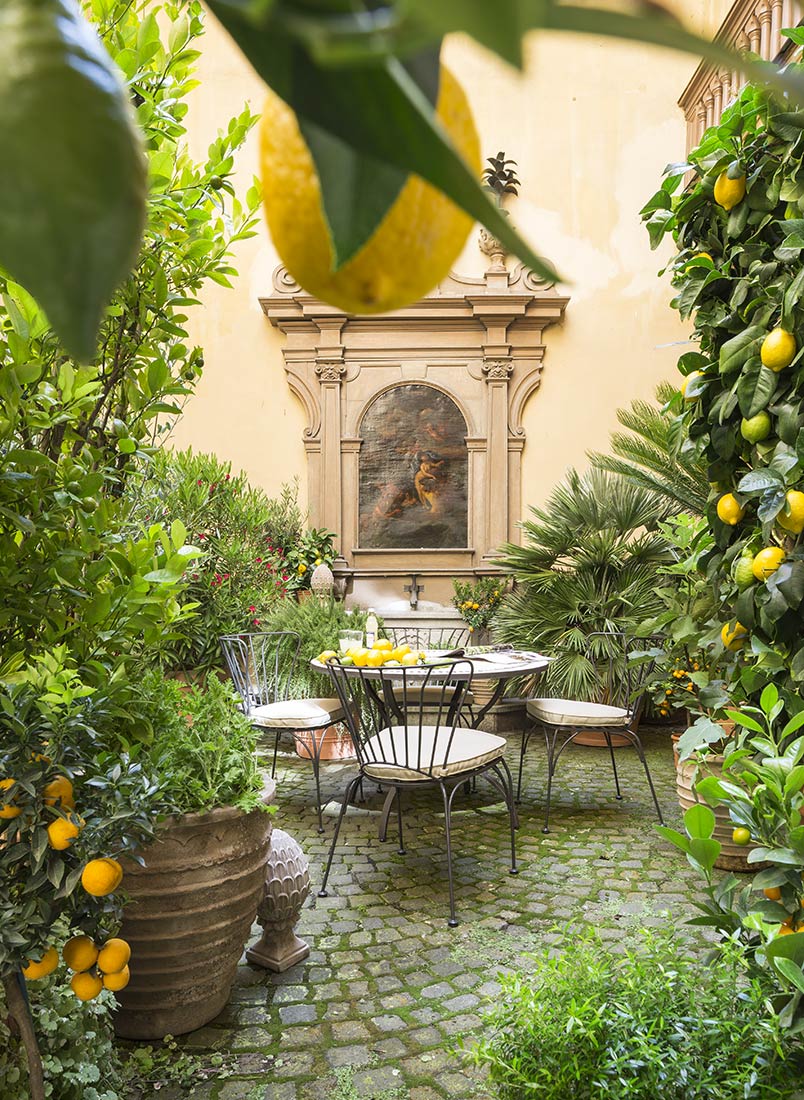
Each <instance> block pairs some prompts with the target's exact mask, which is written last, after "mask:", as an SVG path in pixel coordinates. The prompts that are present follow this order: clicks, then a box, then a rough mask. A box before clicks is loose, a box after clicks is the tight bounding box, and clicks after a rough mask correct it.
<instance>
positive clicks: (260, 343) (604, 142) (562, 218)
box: [173, 0, 728, 504]
mask: <svg viewBox="0 0 804 1100" xmlns="http://www.w3.org/2000/svg"><path fill="white" fill-rule="evenodd" d="M676 6H677V8H678V9H679V10H680V11H681V12H682V13H683V14H684V15H685V17H686V18H687V19H688V21H690V22H691V23H692V24H694V25H696V26H697V27H700V28H701V29H706V30H708V31H709V32H710V33H711V32H712V31H713V30H714V29H716V27H717V26H718V25H719V23H720V21H721V19H722V17H723V15H724V14H725V11H726V10H727V8H728V4H727V3H725V2H724V0H678V3H677V5H676ZM527 56H528V66H527V71H526V73H525V74H524V75H518V74H516V73H514V72H513V71H511V70H509V69H507V68H506V67H505V66H504V65H503V64H502V63H501V62H499V61H498V60H497V59H496V58H494V57H492V56H491V55H490V54H488V53H486V52H485V51H483V50H481V49H479V48H478V47H476V46H475V45H474V44H473V43H471V42H470V41H468V40H465V39H463V38H461V37H456V38H454V39H452V40H450V41H449V42H448V43H447V44H446V46H445V59H446V60H447V62H448V64H449V65H450V67H451V68H452V70H453V72H454V73H455V74H456V75H457V76H458V77H459V78H460V79H461V81H462V82H463V84H464V86H465V88H466V91H467V94H468V96H469V99H470V101H471V104H472V107H473V109H474V112H475V115H476V119H477V123H478V128H479V131H480V134H481V138H482V144H483V150H484V155H489V154H492V153H494V152H496V151H497V150H498V149H504V150H505V151H506V153H507V155H509V156H512V157H514V158H515V159H516V160H517V162H518V164H519V174H520V178H521V179H522V183H523V187H522V193H521V195H520V197H519V199H518V200H516V202H515V203H514V204H513V205H512V206H511V213H512V217H513V219H514V221H515V222H516V224H517V225H518V227H519V228H520V229H521V230H522V231H523V232H524V233H525V235H526V236H527V237H528V238H529V239H530V240H532V241H533V242H534V244H535V245H536V247H537V248H538V249H540V250H541V251H543V252H544V253H545V254H546V255H548V256H549V257H550V258H551V259H552V260H553V262H554V263H555V264H556V265H557V267H558V268H559V269H560V270H561V271H562V273H564V274H565V275H566V277H567V278H568V280H569V281H570V285H569V287H568V293H569V294H570V295H571V299H572V300H571V303H570V306H569V308H568V311H567V319H566V323H565V325H564V327H563V328H561V329H559V328H554V329H551V330H549V331H548V350H547V355H546V359H545V367H544V372H543V376H542V378H543V380H542V385H541V388H540V389H539V390H538V391H537V392H536V394H535V395H534V396H533V397H532V398H531V400H530V402H529V405H528V407H527V409H526V414H525V427H526V430H527V444H526V448H525V452H524V456H523V458H524V467H523V473H524V481H523V484H524V498H525V501H524V503H525V504H528V503H531V504H538V503H540V502H542V501H543V500H544V498H545V497H546V495H547V494H548V492H549V491H550V488H551V486H552V485H553V484H554V483H555V482H556V481H557V480H558V479H559V478H560V477H561V476H562V474H563V473H564V471H565V470H566V468H567V467H568V466H570V465H579V466H584V465H585V453H586V451H587V450H588V449H602V448H605V447H606V443H607V439H608V435H609V432H610V430H611V429H612V427H614V426H615V423H616V421H615V411H616V409H617V408H618V406H622V405H624V404H627V403H628V402H629V401H630V400H631V399H633V398H634V397H637V396H640V397H650V395H651V394H652V392H653V390H654V387H655V385H656V383H657V382H658V381H659V380H660V379H662V378H668V377H672V376H673V371H674V363H675V360H676V358H677V357H678V355H679V354H680V351H681V350H683V348H681V347H680V346H679V344H680V342H683V341H684V340H685V339H686V335H687V333H686V328H685V326H683V325H681V324H680V323H679V322H678V320H677V319H676V317H675V315H674V314H673V313H672V312H671V310H670V309H669V308H668V305H667V302H668V300H669V297H670V294H669V288H668V285H667V283H666V281H660V280H658V279H657V278H656V273H657V271H658V269H659V268H660V267H661V266H662V262H661V256H659V255H657V254H655V253H651V251H650V249H649V246H648V240H647V234H646V233H645V231H644V230H643V228H642V226H641V224H640V222H639V217H638V212H639V209H640V207H641V205H642V204H643V203H644V201H645V200H646V199H647V198H648V197H649V195H650V194H651V193H652V192H653V190H655V189H656V187H657V186H658V182H659V179H660V174H661V171H662V168H663V167H664V165H665V164H666V163H667V162H668V161H671V160H676V159H680V158H681V157H682V156H683V154H684V152H685V149H684V141H685V126H684V121H683V118H682V116H681V112H680V110H679V109H678V107H677V106H676V101H677V99H678V96H679V95H680V93H681V91H682V90H683V88H684V85H685V84H686V82H687V80H688V79H689V77H690V76H691V75H692V72H693V71H694V69H695V67H696V62H695V60H694V59H692V58H690V57H686V56H684V55H680V54H672V53H669V52H666V51H661V50H657V49H652V48H649V47H639V46H633V45H626V44H621V43H615V42H612V41H608V40H597V39H581V38H577V37H570V36H566V35H554V34H550V35H534V36H531V38H530V40H529V42H528V49H527ZM199 68H200V73H199V75H200V78H201V86H200V88H199V90H198V91H197V92H196V93H194V101H193V105H192V113H191V116H190V117H191V147H192V151H193V152H194V154H195V155H197V156H201V155H203V153H204V150H205V149H206V146H207V144H208V143H209V140H210V138H211V137H212V136H213V135H214V133H215V132H216V131H217V129H218V128H219V127H220V126H222V125H224V124H225V122H226V121H227V119H228V117H229V116H230V115H231V114H234V113H235V112H236V111H237V110H239V108H240V106H241V105H242V103H243V102H244V101H246V100H247V101H249V102H250V104H251V106H252V109H253V110H259V108H260V104H261V101H262V88H261V83H260V81H259V80H258V79H257V78H256V77H255V76H254V74H253V73H252V72H251V71H250V70H249V68H248V67H247V65H246V64H245V62H244V61H243V60H242V58H241V56H240V55H239V53H238V52H237V51H236V49H235V48H234V47H233V46H232V45H231V44H230V42H229V40H228V39H227V38H226V37H225V36H224V35H223V34H222V32H221V31H220V30H219V29H218V28H217V26H216V25H215V24H214V23H213V21H212V20H211V19H210V21H209V30H208V33H207V35H206V36H205V38H204V40H203V56H202V59H201V63H200V66H199ZM256 170H257V156H256V135H255V134H253V135H252V137H251V139H250V140H249V143H248V145H247V147H246V148H245V150H244V151H243V154H242V156H241V159H240V164H239V165H238V175H239V179H240V181H241V182H242V184H243V185H244V186H245V185H246V184H247V183H248V182H249V180H250V177H251V175H252V174H253V173H255V172H256ZM476 239H477V234H476V232H473V234H472V237H471V239H470V242H469V244H468V245H467V248H466V250H465V252H464V255H463V256H462V257H461V260H460V262H459V264H458V265H457V268H458V270H459V271H462V272H472V273H479V272H480V271H482V267H483V261H484V259H485V257H483V256H482V255H481V253H480V252H479V251H478V249H477V245H476ZM234 262H235V266H236V267H237V268H238V269H239V271H240V278H239V280H238V281H237V283H236V286H235V288H234V290H231V291H227V290H225V289H223V288H220V287H217V286H212V287H211V288H210V289H208V290H207V291H205V293H204V308H203V309H200V310H198V311H197V312H196V314H195V316H194V317H193V335H194V338H195V339H196V341H197V342H198V343H200V344H202V345H203V346H204V348H205V358H206V370H205V373H204V377H203V379H202V381H201V384H200V386H199V389H198V392H197V394H196V396H195V397H194V398H193V399H192V400H191V401H190V402H189V403H188V405H187V408H186V411H185V413H184V416H183V417H182V419H181V421H180V423H179V424H178V426H177V428H176V430H175V432H174V436H173V439H174V442H175V443H176V444H177V445H179V446H187V445H193V446H194V447H195V448H196V449H203V450H212V451H215V452H217V453H218V454H219V455H220V456H222V457H226V458H229V459H231V460H232V462H233V464H234V466H235V467H236V468H242V469H244V470H245V471H246V472H247V473H248V475H249V476H250V477H251V479H252V480H253V481H254V482H255V483H256V484H259V485H262V486H263V487H264V488H265V489H266V490H268V491H269V492H271V493H273V492H275V491H276V490H278V489H279V487H280V485H281V484H282V482H284V481H287V480H289V479H291V478H293V477H294V476H298V477H299V479H300V484H301V490H302V498H304V495H305V490H306V468H305V456H304V449H303V446H302V431H303V429H304V426H305V421H304V415H303V412H302V409H301V406H300V404H299V402H298V401H297V400H296V398H295V397H293V395H292V394H291V393H290V391H289V389H288V387H287V384H286V381H285V376H284V370H283V366H282V357H281V350H280V349H281V340H282V338H281V337H280V336H278V335H277V333H276V332H275V330H274V329H272V327H271V325H270V324H269V323H268V321H267V320H266V319H265V318H264V316H263V315H262V313H261V311H260V307H259V304H258V302H257V298H258V296H259V295H261V294H265V293H268V292H269V291H270V287H271V274H272V271H273V269H274V267H275V266H276V263H277V258H276V254H275V253H274V250H273V248H272V246H271V243H270V241H269V239H268V237H267V234H266V232H265V230H264V227H263V226H262V225H261V226H260V232H259V235H258V236H257V238H255V239H254V240H252V241H248V242H244V243H243V244H242V245H241V246H240V247H239V248H238V250H237V254H236V259H235V261H234Z"/></svg>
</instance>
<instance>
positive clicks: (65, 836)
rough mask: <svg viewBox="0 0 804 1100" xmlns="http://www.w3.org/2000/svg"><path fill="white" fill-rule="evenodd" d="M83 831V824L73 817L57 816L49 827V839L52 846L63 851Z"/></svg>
mask: <svg viewBox="0 0 804 1100" xmlns="http://www.w3.org/2000/svg"><path fill="white" fill-rule="evenodd" d="M80 832H81V824H80V823H79V822H78V821H77V820H76V819H75V815H73V816H72V817H57V818H56V820H55V821H51V823H50V824H49V825H48V827H47V839H48V842H49V843H50V847H51V848H55V849H56V851H58V852H63V851H64V849H65V848H69V847H70V845H71V844H72V842H73V841H74V840H75V838H76V837H77V836H78V834H79V833H80Z"/></svg>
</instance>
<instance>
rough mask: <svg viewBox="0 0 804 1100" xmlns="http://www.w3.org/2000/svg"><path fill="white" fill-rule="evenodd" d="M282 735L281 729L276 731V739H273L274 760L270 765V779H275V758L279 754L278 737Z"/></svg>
mask: <svg viewBox="0 0 804 1100" xmlns="http://www.w3.org/2000/svg"><path fill="white" fill-rule="evenodd" d="M281 736H282V731H281V730H277V731H276V740H275V741H274V762H273V764H272V765H271V779H276V758H277V755H278V754H279V738H280V737H281Z"/></svg>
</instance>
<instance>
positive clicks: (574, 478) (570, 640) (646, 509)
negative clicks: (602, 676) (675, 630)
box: [495, 469, 669, 698]
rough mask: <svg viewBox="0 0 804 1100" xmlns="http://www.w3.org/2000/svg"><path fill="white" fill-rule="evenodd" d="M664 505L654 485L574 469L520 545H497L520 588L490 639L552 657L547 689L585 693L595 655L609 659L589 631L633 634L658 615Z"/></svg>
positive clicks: (593, 676) (593, 680)
mask: <svg viewBox="0 0 804 1100" xmlns="http://www.w3.org/2000/svg"><path fill="white" fill-rule="evenodd" d="M667 509H668V505H667V503H666V501H665V500H663V499H662V498H660V497H658V496H657V494H656V492H655V491H654V490H653V489H650V488H648V487H645V486H641V485H637V484H635V483H634V482H633V481H629V480H626V479H625V478H623V477H620V476H618V475H617V474H613V473H608V472H606V471H604V470H599V469H592V470H589V471H588V472H587V473H585V474H583V475H581V474H579V473H578V472H577V471H575V470H570V471H569V473H568V474H567V477H566V479H565V480H564V481H563V482H562V483H560V484H559V485H558V486H556V488H555V489H554V490H553V492H552V493H551V494H550V497H549V498H548V500H547V503H546V504H545V505H544V507H543V508H540V509H531V512H532V518H531V519H529V520H527V521H525V522H524V523H523V524H522V530H523V533H524V545H522V546H517V545H515V544H513V543H509V544H507V545H506V546H504V547H503V548H502V555H501V558H500V559H499V561H498V564H499V565H500V566H501V568H503V569H504V570H505V571H506V572H507V573H510V574H512V575H513V577H514V578H515V580H516V582H517V585H516V587H515V588H514V590H513V591H512V592H511V593H510V594H509V595H507V596H506V597H505V599H504V600H503V602H502V605H501V607H500V610H499V612H498V614H497V618H496V621H495V637H497V638H498V639H499V640H500V641H504V642H510V643H513V644H515V645H517V646H524V647H526V648H536V649H539V650H541V651H543V652H547V653H549V654H551V655H554V656H555V658H556V659H555V660H554V661H553V662H552V664H551V665H550V668H549V671H548V674H547V681H546V682H547V687H548V689H549V690H550V692H551V693H553V694H555V695H563V696H568V697H570V698H584V697H590V695H591V694H593V693H594V691H595V688H596V686H597V685H598V683H599V680H598V672H597V669H596V661H595V658H600V659H601V660H603V659H604V658H607V657H608V656H609V653H608V651H607V643H606V639H593V640H592V642H593V644H592V645H591V647H590V636H591V635H593V634H596V633H598V632H600V631H624V632H625V633H626V634H628V633H633V630H634V627H635V626H636V624H637V623H640V622H642V621H644V620H645V619H646V618H648V617H649V616H651V615H655V614H658V612H659V610H660V609H661V607H662V606H663V604H662V602H661V600H660V599H659V598H658V596H657V594H656V587H657V584H658V582H659V578H658V576H657V567H658V566H659V564H660V563H662V562H665V561H667V560H669V555H668V547H667V542H666V540H665V538H664V536H663V535H662V533H661V532H660V531H659V530H658V528H657V523H658V522H659V521H660V520H661V519H662V518H664V516H665V514H666V512H667ZM590 648H591V650H592V658H593V659H592V660H590V659H589V653H590Z"/></svg>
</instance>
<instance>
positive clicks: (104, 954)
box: [98, 936, 131, 974]
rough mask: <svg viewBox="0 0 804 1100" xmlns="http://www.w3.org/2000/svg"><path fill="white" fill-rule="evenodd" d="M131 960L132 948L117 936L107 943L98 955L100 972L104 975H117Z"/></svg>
mask: <svg viewBox="0 0 804 1100" xmlns="http://www.w3.org/2000/svg"><path fill="white" fill-rule="evenodd" d="M130 958H131V947H130V946H129V945H128V944H127V943H126V941H125V940H121V939H120V938H119V937H117V936H115V937H113V938H112V939H110V940H107V941H106V943H105V944H104V945H103V947H102V948H101V950H100V953H99V955H98V970H102V971H103V973H104V974H116V973H117V972H118V970H122V969H123V967H124V966H126V964H127V963H128V961H129V959H130Z"/></svg>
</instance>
